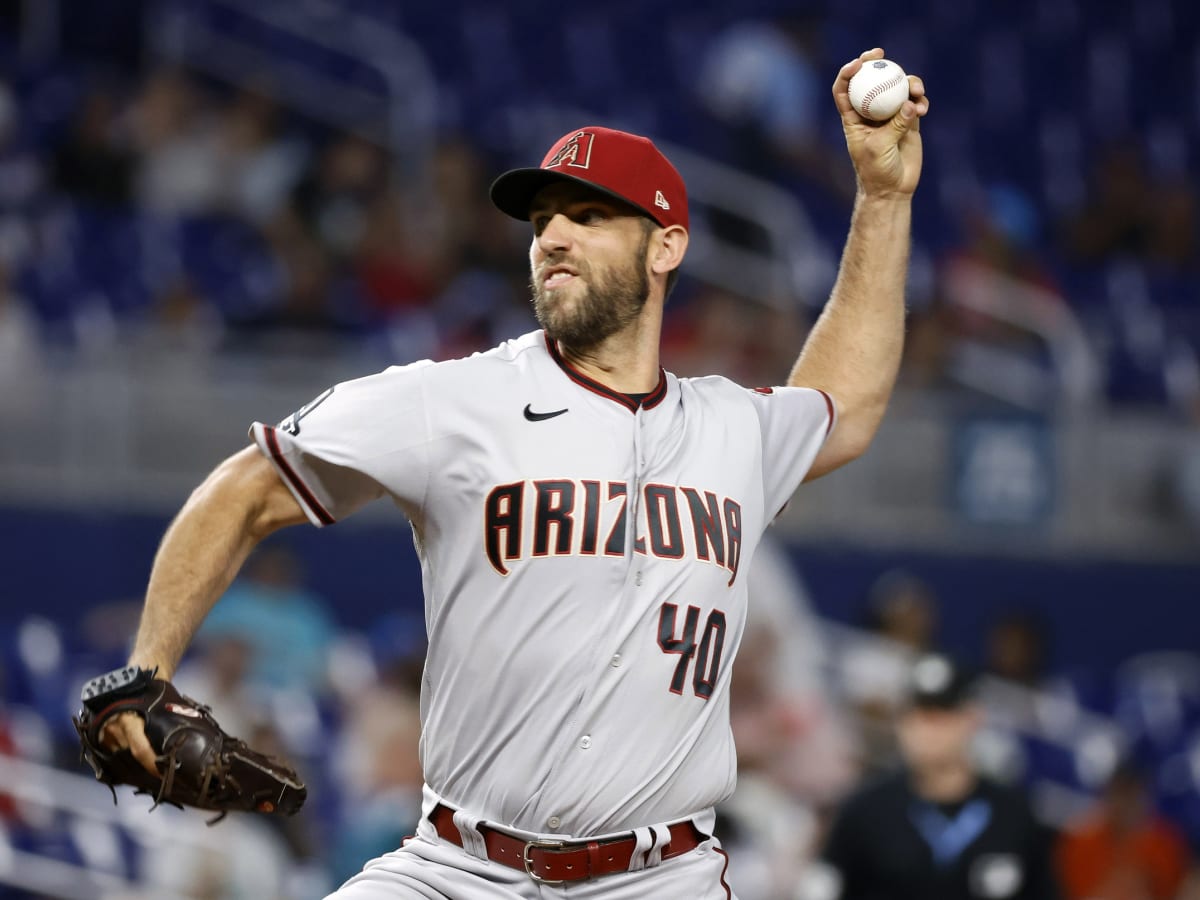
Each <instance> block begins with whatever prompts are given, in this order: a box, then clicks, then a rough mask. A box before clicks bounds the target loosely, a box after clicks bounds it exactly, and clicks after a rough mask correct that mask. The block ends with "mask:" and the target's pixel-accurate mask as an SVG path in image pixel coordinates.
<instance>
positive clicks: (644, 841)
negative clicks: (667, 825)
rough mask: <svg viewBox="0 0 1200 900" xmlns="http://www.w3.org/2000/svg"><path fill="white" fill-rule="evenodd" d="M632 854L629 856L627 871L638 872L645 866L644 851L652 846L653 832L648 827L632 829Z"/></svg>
mask: <svg viewBox="0 0 1200 900" xmlns="http://www.w3.org/2000/svg"><path fill="white" fill-rule="evenodd" d="M633 839H634V845H633V855H632V856H630V857H629V871H630V872H640V871H641V870H642V869H644V868H646V851H648V850H649V849H650V848H651V847H653V846H654V832H653V831H651V830H650V829H649V828H635V829H633Z"/></svg>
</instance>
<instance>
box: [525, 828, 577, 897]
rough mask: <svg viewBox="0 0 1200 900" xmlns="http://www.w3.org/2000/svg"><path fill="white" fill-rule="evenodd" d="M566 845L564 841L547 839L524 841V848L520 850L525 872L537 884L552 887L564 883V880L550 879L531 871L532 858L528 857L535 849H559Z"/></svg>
mask: <svg viewBox="0 0 1200 900" xmlns="http://www.w3.org/2000/svg"><path fill="white" fill-rule="evenodd" d="M566 845H567V842H566V841H547V840H536V839H535V840H532V841H526V842H525V848H524V849H523V850H522V851H521V861H522V862H524V863H525V874H526V875H528V876H529V877H530V878H532V879H533V880H534V881H535V882H537V883H538V884H546V885H550V886H551V887H554V886H556V885H560V884H566V882H565V881H562V880H559V881H552V880H550V879H548V878H543V877H542V876H541V875H539V874H538V873H537V872H535V871H533V860H532V859H530V858H529V854H530V852H531V851H533V850H535V849H537V850H561V849H562V848H563V847H565V846H566Z"/></svg>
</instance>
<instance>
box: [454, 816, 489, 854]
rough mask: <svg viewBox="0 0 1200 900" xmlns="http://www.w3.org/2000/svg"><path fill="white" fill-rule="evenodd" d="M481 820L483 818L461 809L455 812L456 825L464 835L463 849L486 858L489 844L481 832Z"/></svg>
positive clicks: (460, 833)
mask: <svg viewBox="0 0 1200 900" xmlns="http://www.w3.org/2000/svg"><path fill="white" fill-rule="evenodd" d="M481 821H482V820H481V819H477V818H475V817H473V816H469V815H467V814H466V813H465V812H463V811H462V810H461V809H459V810H455V812H454V827H455V828H457V829H458V833H459V835H461V836H462V844H463V849H464V850H466V851H467V852H468V853H470V854H471V855H472V856H474V857H476V858H478V859H483V860H486V859H487V858H488V852H487V844H486V843H485V842H484V840H483V835H482V834H480V833H479V823H480V822H481Z"/></svg>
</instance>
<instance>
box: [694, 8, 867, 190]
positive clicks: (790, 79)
mask: <svg viewBox="0 0 1200 900" xmlns="http://www.w3.org/2000/svg"><path fill="white" fill-rule="evenodd" d="M820 25H821V22H820V20H819V19H818V18H817V17H815V16H806V15H801V14H793V15H792V16H791V17H788V18H783V19H780V20H778V21H769V20H743V21H735V22H733V24H731V25H730V26H729V27H727V28H726V29H725V30H724V31H722V32H721V33H720V34H718V35H717V36H716V38H714V39H713V41H712V43H711V44H710V45H709V47H708V48H707V51H706V53H705V54H704V57H703V60H702V62H701V65H700V73H699V78H698V81H697V86H696V94H697V97H698V98H699V99H700V101H701V102H702V103H703V104H704V106H705V107H707V109H708V111H709V112H710V113H711V114H712V115H713V116H714V117H715V118H716V119H717V120H718V121H719V123H720V133H722V134H724V135H726V136H727V139H728V143H727V145H726V146H725V148H724V149H725V150H726V151H727V155H728V156H729V157H730V162H732V163H733V164H734V165H737V166H739V167H740V168H744V169H747V170H749V171H751V172H755V173H757V174H762V175H768V176H778V175H780V174H782V173H783V172H798V173H799V174H800V175H802V176H804V177H805V178H807V180H808V181H809V182H810V183H811V184H813V185H815V186H819V187H822V188H827V189H831V190H833V191H834V192H835V193H838V194H840V195H841V196H842V197H844V198H849V197H852V196H853V194H854V178H853V172H852V171H851V170H850V168H849V167H848V166H845V165H844V160H842V159H840V158H839V157H837V156H836V155H835V154H831V153H829V151H828V148H827V147H825V146H824V145H823V144H822V143H821V141H820V133H819V128H818V126H819V125H820V124H821V123H822V118H821V117H820V116H819V112H820V110H821V103H820V101H821V99H822V98H823V96H824V94H825V92H826V90H827V88H826V86H825V81H826V79H825V78H824V77H823V76H821V75H819V74H818V67H817V66H818V64H819V63H823V62H824V60H823V59H821V57H820V48H821V47H822V46H823V43H822V40H821V34H820Z"/></svg>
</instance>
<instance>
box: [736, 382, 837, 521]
mask: <svg viewBox="0 0 1200 900" xmlns="http://www.w3.org/2000/svg"><path fill="white" fill-rule="evenodd" d="M750 396H751V398H752V402H753V403H754V410H755V412H756V413H757V414H758V424H759V428H760V429H761V432H762V455H763V459H762V468H763V491H764V494H763V496H764V499H765V501H766V507H767V510H769V513H768V514H769V515H771V516H775V515H777V514H778V513H779V512H780V511H781V510H782V509H783V508H784V507H785V506H786V505H787V502H788V500H789V499H790V498H791V496H792V494H794V493H795V492H796V488H798V487H799V486H800V482H801V481H803V480H804V476H805V475H806V474H808V470H809V469H810V468H812V464H813V460H815V459H816V458H817V453H818V452H819V451H820V449H821V446H822V445H823V444H824V443H825V439H826V438H827V437H828V436H829V434H830V433H831V432H832V431H833V428H834V425H835V423H836V421H837V411H836V408H835V407H834V404H833V398H832V397H830V396H829V395H828V394H826V393H825V392H824V391H820V390H816V389H814V388H798V387H777V388H754V389H753V390H751V391H750Z"/></svg>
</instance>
